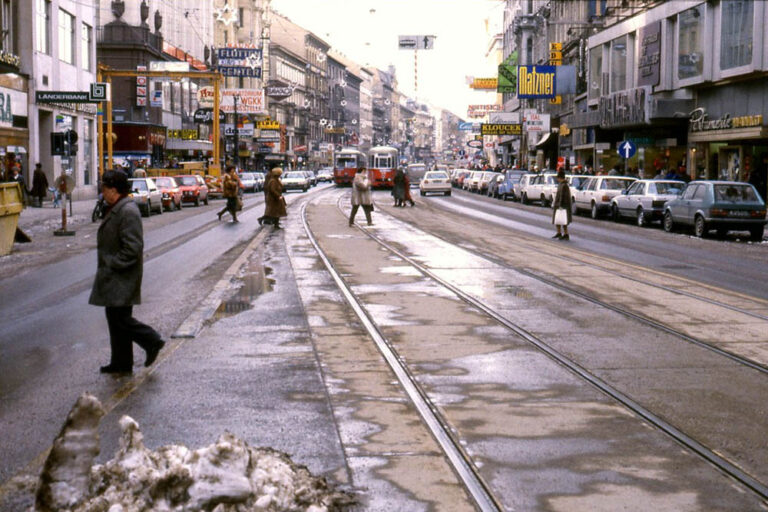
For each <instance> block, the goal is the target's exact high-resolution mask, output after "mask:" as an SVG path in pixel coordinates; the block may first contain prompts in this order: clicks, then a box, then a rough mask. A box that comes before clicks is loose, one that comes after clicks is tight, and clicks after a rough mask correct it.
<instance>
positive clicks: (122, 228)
mask: <svg viewBox="0 0 768 512" xmlns="http://www.w3.org/2000/svg"><path fill="white" fill-rule="evenodd" d="M101 190H102V193H103V194H104V200H105V201H106V203H107V205H108V208H107V212H106V214H105V215H104V220H102V221H101V225H100V226H99V232H98V235H97V239H96V240H97V242H96V244H97V248H98V251H97V252H98V255H97V257H98V265H97V269H96V279H95V280H94V282H93V289H92V291H91V297H90V299H89V300H88V302H89V304H93V305H94V306H104V307H105V313H106V316H107V324H108V325H109V343H110V346H111V348H112V357H111V360H110V362H109V364H108V365H106V366H102V367H101V373H131V372H132V371H133V342H136V344H137V345H139V346H140V347H141V348H143V349H144V351H145V352H146V360H145V361H144V366H149V365H151V364H152V363H154V362H155V359H157V354H158V352H160V349H162V348H163V346H164V345H165V342H164V341H163V340H162V338H161V337H160V334H158V332H157V331H155V330H154V329H153V328H151V327H150V326H148V325H145V324H143V323H141V322H139V321H138V320H136V319H135V318H133V306H134V305H136V304H140V303H141V278H142V274H143V271H144V230H143V226H142V224H141V213H140V212H139V208H138V206H136V203H134V202H133V200H132V199H131V198H130V197H128V192H129V191H130V186H129V184H128V176H126V175H125V173H123V172H122V171H107V172H105V173H104V176H103V177H102V185H101Z"/></svg>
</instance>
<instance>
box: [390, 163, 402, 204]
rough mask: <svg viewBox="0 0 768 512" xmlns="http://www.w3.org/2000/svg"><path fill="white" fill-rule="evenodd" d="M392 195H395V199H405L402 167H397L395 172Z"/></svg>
mask: <svg viewBox="0 0 768 512" xmlns="http://www.w3.org/2000/svg"><path fill="white" fill-rule="evenodd" d="M392 195H393V196H395V199H396V200H400V201H402V200H403V199H405V173H404V172H403V170H402V169H398V170H397V172H396V173H395V179H394V187H393V188H392Z"/></svg>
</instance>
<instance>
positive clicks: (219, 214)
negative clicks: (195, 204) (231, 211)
mask: <svg viewBox="0 0 768 512" xmlns="http://www.w3.org/2000/svg"><path fill="white" fill-rule="evenodd" d="M222 215H224V214H223V213H221V212H219V213H217V214H216V216H217V217H218V218H219V220H221V216H222Z"/></svg>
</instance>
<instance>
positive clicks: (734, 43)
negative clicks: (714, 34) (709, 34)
mask: <svg viewBox="0 0 768 512" xmlns="http://www.w3.org/2000/svg"><path fill="white" fill-rule="evenodd" d="M720 9H721V21H720V69H731V68H736V67H739V66H746V65H747V64H751V63H752V25H753V16H754V10H755V4H754V0H729V1H728V2H721V3H720Z"/></svg>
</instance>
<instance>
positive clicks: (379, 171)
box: [368, 146, 399, 188]
mask: <svg viewBox="0 0 768 512" xmlns="http://www.w3.org/2000/svg"><path fill="white" fill-rule="evenodd" d="M368 155H369V156H368V170H369V171H368V172H369V175H370V177H371V185H372V186H373V187H377V188H379V187H384V188H392V187H393V186H394V184H395V172H396V171H397V163H398V162H399V160H398V151H397V148H393V147H391V146H376V147H373V148H371V150H370V151H369V153H368Z"/></svg>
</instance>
